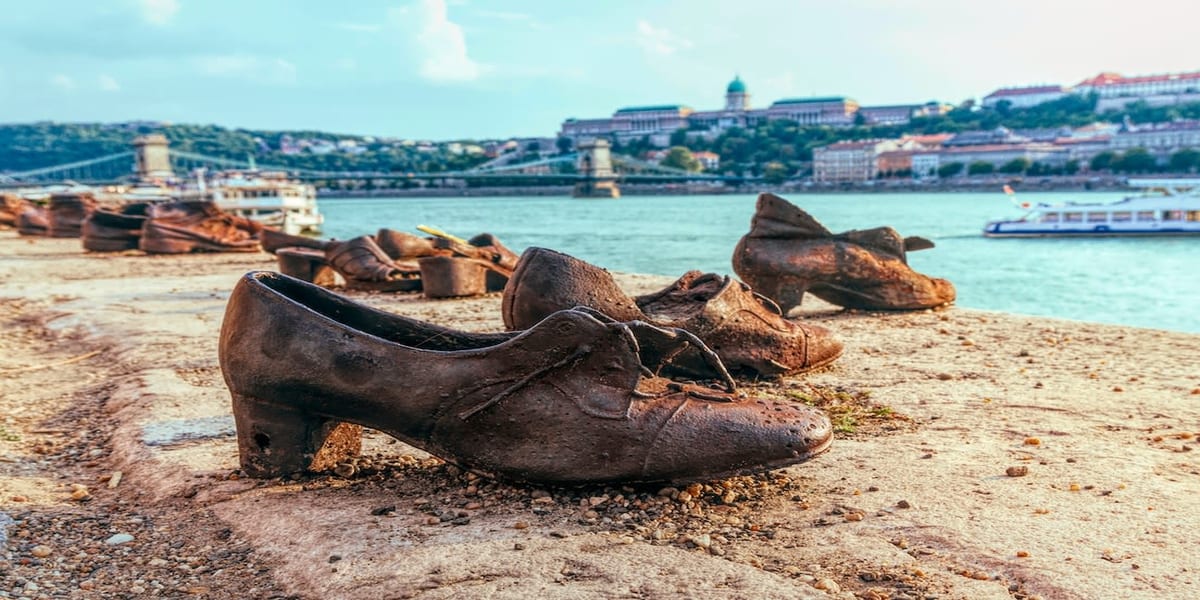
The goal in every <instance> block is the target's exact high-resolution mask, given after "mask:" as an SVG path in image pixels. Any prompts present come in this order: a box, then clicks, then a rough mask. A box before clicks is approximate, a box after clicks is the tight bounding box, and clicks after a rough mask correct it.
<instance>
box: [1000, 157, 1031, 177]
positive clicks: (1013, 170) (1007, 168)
mask: <svg viewBox="0 0 1200 600" xmlns="http://www.w3.org/2000/svg"><path fill="white" fill-rule="evenodd" d="M1028 169H1029V159H1028V158H1025V157H1023V156H1018V157H1017V158H1014V159H1012V160H1010V161H1008V162H1006V163H1004V164H1003V165H1000V172H1001V173H1008V174H1009V175H1015V174H1017V173H1024V172H1025V171H1027V170H1028Z"/></svg>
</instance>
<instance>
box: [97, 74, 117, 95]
mask: <svg viewBox="0 0 1200 600" xmlns="http://www.w3.org/2000/svg"><path fill="white" fill-rule="evenodd" d="M99 85H100V91H102V92H119V91H121V84H119V83H117V80H116V79H115V78H113V76H112V75H101V76H100V79H99Z"/></svg>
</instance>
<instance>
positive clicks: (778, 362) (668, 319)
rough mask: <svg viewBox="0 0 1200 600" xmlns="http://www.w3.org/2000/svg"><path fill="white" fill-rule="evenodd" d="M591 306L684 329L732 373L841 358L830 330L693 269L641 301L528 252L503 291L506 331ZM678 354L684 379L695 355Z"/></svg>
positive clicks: (560, 261) (792, 370) (579, 264)
mask: <svg viewBox="0 0 1200 600" xmlns="http://www.w3.org/2000/svg"><path fill="white" fill-rule="evenodd" d="M574 306H587V307H591V308H594V309H596V310H598V311H600V312H602V313H604V314H606V315H608V316H610V317H612V318H614V319H616V320H618V321H646V322H649V323H651V324H654V325H658V326H660V327H668V328H678V329H684V330H687V331H690V332H691V333H693V334H695V335H696V336H697V337H698V338H700V339H701V340H703V341H704V343H705V344H707V345H708V346H709V347H711V348H712V350H713V351H714V352H716V353H717V355H718V356H720V357H721V361H722V362H723V363H724V364H725V366H726V367H728V368H729V370H730V371H733V372H734V373H739V374H741V375H746V376H750V377H778V376H781V375H787V374H796V373H802V372H804V371H810V370H812V369H815V368H818V367H822V366H825V365H827V364H829V363H831V362H833V361H834V360H836V359H837V357H839V356H841V354H842V343H841V342H840V341H839V340H838V339H837V338H836V337H834V335H833V334H832V333H830V332H829V330H827V329H825V328H824V327H820V326H817V325H809V324H804V323H796V322H793V321H789V320H787V319H785V318H784V317H783V315H782V313H781V311H780V310H779V307H778V306H776V305H775V303H774V302H772V301H771V300H769V299H766V298H763V297H762V296H760V295H758V294H755V293H754V292H753V291H752V290H751V289H750V287H749V286H747V285H746V284H744V283H741V282H738V281H734V280H732V279H730V278H729V277H725V276H722V275H716V274H714V273H708V274H703V273H701V272H700V271H691V272H688V273H685V274H684V275H683V276H682V277H680V278H679V280H678V281H676V282H675V283H674V284H672V285H670V286H667V287H666V288H664V289H663V290H660V291H658V292H655V293H653V294H647V295H645V296H637V297H630V296H628V295H626V294H625V292H623V291H621V288H620V287H619V286H617V283H616V281H614V280H613V278H612V275H611V274H609V272H608V271H605V270H604V269H601V268H600V267H597V266H595V265H592V264H589V263H586V262H584V261H582V260H579V259H577V258H575V257H573V256H568V255H566V254H563V253H561V252H556V251H554V250H548V249H546V248H529V249H528V250H526V251H525V252H524V253H523V254H522V255H521V259H520V261H519V262H518V263H517V268H516V269H515V270H514V272H513V276H512V278H511V279H510V280H509V284H508V287H506V288H505V290H504V299H503V302H502V304H501V313H502V315H503V317H504V325H505V326H506V327H507V328H509V329H525V328H528V327H530V326H532V325H533V324H534V323H537V322H538V321H540V320H541V319H543V318H545V317H546V316H547V315H549V314H551V313H553V312H554V311H557V310H563V309H567V308H571V307H574ZM690 357H691V358H692V359H693V360H686V358H687V357H682V356H681V357H679V360H676V361H674V364H673V365H671V367H672V369H669V370H668V371H666V372H674V373H677V374H681V375H687V374H690V373H689V370H690V367H696V366H701V365H698V364H697V363H696V360H695V359H698V358H699V357H698V356H697V355H690Z"/></svg>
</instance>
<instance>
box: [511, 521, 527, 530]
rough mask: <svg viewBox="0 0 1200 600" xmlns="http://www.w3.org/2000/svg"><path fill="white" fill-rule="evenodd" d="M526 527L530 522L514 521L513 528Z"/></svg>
mask: <svg viewBox="0 0 1200 600" xmlns="http://www.w3.org/2000/svg"><path fill="white" fill-rule="evenodd" d="M526 527H529V523H526V522H525V521H517V522H516V523H513V529H525V528H526Z"/></svg>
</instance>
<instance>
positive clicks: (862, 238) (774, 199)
mask: <svg viewBox="0 0 1200 600" xmlns="http://www.w3.org/2000/svg"><path fill="white" fill-rule="evenodd" d="M932 247H933V242H931V241H929V240H927V239H924V238H919V237H909V238H901V237H900V234H899V233H897V232H896V230H894V229H892V228H891V227H877V228H875V229H867V230H862V231H847V232H844V233H839V234H834V233H833V232H831V231H829V230H828V229H826V228H825V227H824V226H823V225H821V224H820V223H819V222H817V220H816V219H814V218H813V217H812V216H811V215H809V214H808V213H806V212H804V211H803V210H800V208H798V207H797V206H795V205H794V204H792V203H790V202H788V201H787V200H784V199H783V198H780V197H779V196H776V195H775V194H769V193H764V194H759V196H758V205H757V209H756V211H755V213H754V218H753V220H751V222H750V233H747V234H746V235H745V236H744V237H742V239H741V240H739V241H738V244H737V247H736V248H734V251H733V270H734V272H736V273H737V275H738V277H741V278H742V280H743V281H745V282H746V283H749V284H750V285H751V286H753V287H754V289H755V290H758V291H759V292H761V293H763V294H764V295H766V296H767V297H769V298H771V299H772V300H774V301H776V302H778V303H779V306H780V308H782V309H783V310H784V311H785V312H786V311H788V310H791V309H792V308H793V307H796V306H800V302H801V301H802V300H803V299H804V294H805V293H810V294H812V295H814V296H816V297H818V298H820V299H822V300H825V301H827V302H830V303H833V304H836V305H838V306H844V307H846V308H859V309H865V310H917V309H923V308H932V307H935V306H941V305H944V304H949V303H951V302H953V301H954V297H955V291H954V285H953V284H951V283H950V282H949V281H947V280H945V279H936V278H933V277H928V276H926V275H922V274H921V273H917V272H916V271H914V270H913V269H912V268H911V267H909V266H908V261H907V253H908V252H909V251H912V250H923V249H925V248H932Z"/></svg>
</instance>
